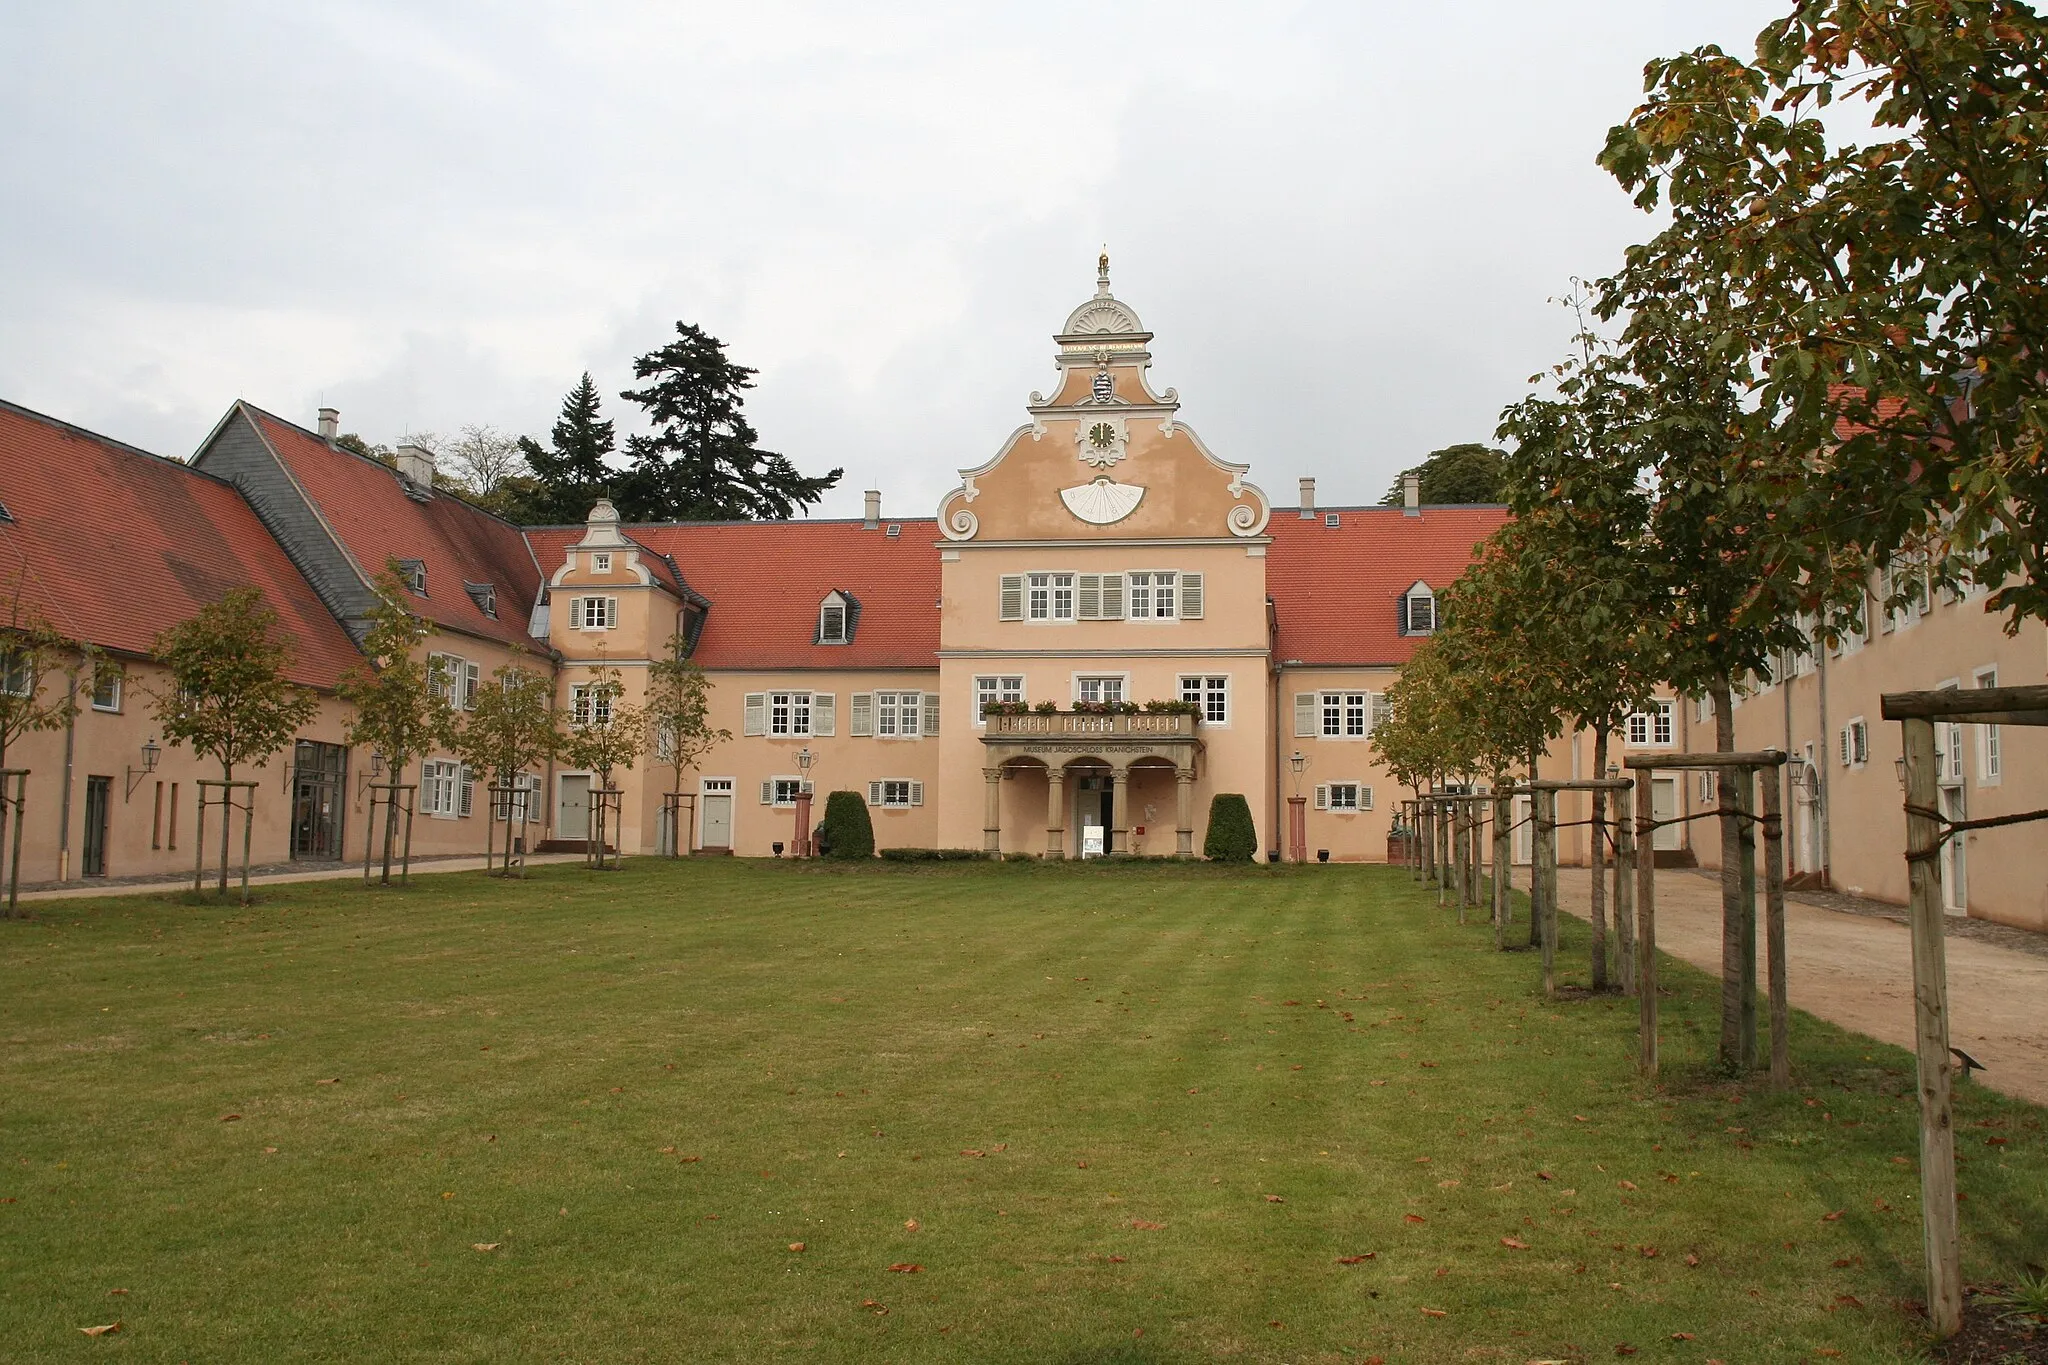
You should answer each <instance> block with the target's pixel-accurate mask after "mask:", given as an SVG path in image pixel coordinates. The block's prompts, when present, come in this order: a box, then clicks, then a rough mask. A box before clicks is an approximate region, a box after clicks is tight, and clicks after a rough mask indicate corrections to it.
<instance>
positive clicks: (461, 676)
mask: <svg viewBox="0 0 2048 1365" xmlns="http://www.w3.org/2000/svg"><path fill="white" fill-rule="evenodd" d="M483 676H484V671H483V666H482V665H481V664H476V663H472V662H471V661H469V660H468V659H465V658H463V657H462V656H461V655H459V654H429V655H428V656H427V689H428V690H429V691H430V692H432V693H433V694H434V695H435V696H436V697H439V698H440V699H441V700H442V701H444V702H447V703H448V705H449V706H450V707H452V708H454V709H455V710H458V711H474V710H476V693H477V688H479V687H481V686H482V685H483Z"/></svg>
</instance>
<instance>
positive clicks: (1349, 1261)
mask: <svg viewBox="0 0 2048 1365" xmlns="http://www.w3.org/2000/svg"><path fill="white" fill-rule="evenodd" d="M1377 1255H1379V1253H1378V1252H1377V1251H1368V1252H1364V1253H1363V1254H1361V1255H1357V1256H1339V1257H1338V1258H1337V1264H1338V1265H1357V1264H1359V1263H1360V1262H1362V1261H1370V1260H1371V1259H1372V1258H1373V1257H1375V1256H1377Z"/></svg>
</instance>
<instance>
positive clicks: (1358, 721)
mask: <svg viewBox="0 0 2048 1365" xmlns="http://www.w3.org/2000/svg"><path fill="white" fill-rule="evenodd" d="M1319 711H1320V713H1321V722H1322V724H1321V729H1320V731H1319V733H1320V734H1321V735H1322V737H1323V738H1324V739H1364V738H1365V737H1366V736H1367V735H1368V734H1370V733H1372V693H1370V692H1324V693H1322V694H1321V696H1320V698H1319Z"/></svg>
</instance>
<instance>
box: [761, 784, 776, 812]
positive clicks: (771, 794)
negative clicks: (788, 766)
mask: <svg viewBox="0 0 2048 1365" xmlns="http://www.w3.org/2000/svg"><path fill="white" fill-rule="evenodd" d="M761 804H762V805H764V806H772V805H774V804H775V779H774V778H772V777H764V778H762V779H761Z"/></svg>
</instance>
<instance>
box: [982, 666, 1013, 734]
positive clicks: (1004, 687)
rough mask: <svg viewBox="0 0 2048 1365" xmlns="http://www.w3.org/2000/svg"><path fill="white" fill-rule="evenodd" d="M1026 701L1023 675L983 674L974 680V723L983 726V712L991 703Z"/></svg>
mask: <svg viewBox="0 0 2048 1365" xmlns="http://www.w3.org/2000/svg"><path fill="white" fill-rule="evenodd" d="M1023 700H1024V675H1023V674H1022V673H983V674H979V675H977V676H976V677H975V679H974V723H975V724H976V725H979V724H981V711H982V708H983V707H984V706H987V705H989V704H990V703H991V702H1012V703H1015V702H1021V701H1023Z"/></svg>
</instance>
